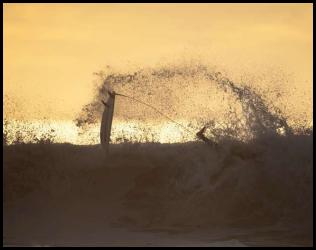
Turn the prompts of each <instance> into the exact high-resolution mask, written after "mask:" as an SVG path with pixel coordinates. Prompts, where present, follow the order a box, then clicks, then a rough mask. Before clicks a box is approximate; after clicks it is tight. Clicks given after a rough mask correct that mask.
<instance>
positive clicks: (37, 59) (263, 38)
mask: <svg viewBox="0 0 316 250" xmlns="http://www.w3.org/2000/svg"><path fill="white" fill-rule="evenodd" d="M312 18H313V17H312V4H4V93H5V94H7V95H9V96H14V97H15V98H18V100H20V104H21V103H22V105H21V109H23V111H25V112H27V117H29V118H32V117H36V114H38V113H40V114H41V115H43V114H45V116H47V117H49V118H57V119H72V118H73V116H72V115H73V112H78V111H79V110H80V108H81V107H82V105H84V104H85V103H87V102H88V101H89V100H90V98H91V95H92V90H93V81H92V80H93V75H92V73H93V72H95V71H98V70H101V69H102V68H103V67H105V66H106V65H112V66H116V67H125V66H126V65H130V64H131V65H138V66H147V65H155V64H156V63H161V62H163V61H164V60H171V61H172V60H176V59H177V58H181V57H191V56H192V57H198V58H200V59H203V60H205V61H207V62H209V63H214V64H218V65H220V66H222V67H224V68H227V69H229V70H236V71H237V72H238V70H240V69H247V70H248V71H249V72H251V73H254V72H255V70H258V69H260V68H264V67H273V66H276V67H281V68H282V69H284V70H285V71H287V72H289V73H293V74H295V77H296V78H295V79H297V81H298V82H297V83H296V84H297V85H298V86H300V87H302V88H303V89H305V90H306V91H309V92H310V95H311V90H312ZM5 112H6V111H5Z"/></svg>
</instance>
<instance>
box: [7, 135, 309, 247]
mask: <svg viewBox="0 0 316 250" xmlns="http://www.w3.org/2000/svg"><path fill="white" fill-rule="evenodd" d="M312 148H313V141H312V136H311V135H309V136H308V135H301V136H298V135H290V136H276V135H274V136H270V137H269V136H264V137H262V138H261V139H260V138H259V139H256V140H254V141H251V142H249V143H241V142H237V141H227V142H222V143H221V144H220V146H219V148H217V149H213V148H210V147H208V146H206V145H205V144H203V143H198V142H197V143H185V144H156V143H147V144H129V143H125V144H118V145H111V155H110V156H109V157H107V158H106V157H104V155H103V153H102V151H101V149H100V147H99V145H96V146H75V145H71V144H21V145H11V146H4V148H3V151H4V169H3V173H4V200H3V207H4V215H3V218H4V224H3V241H4V245H7V246H9V245H11V246H12V245H21V246H30V245H33V246H43V245H44V246H76V245H78V246H83V245H87V246H123V245H124V246H311V245H312V221H313V213H312V210H313V205H312V204H313V198H312V186H313V177H312V173H313V156H312Z"/></svg>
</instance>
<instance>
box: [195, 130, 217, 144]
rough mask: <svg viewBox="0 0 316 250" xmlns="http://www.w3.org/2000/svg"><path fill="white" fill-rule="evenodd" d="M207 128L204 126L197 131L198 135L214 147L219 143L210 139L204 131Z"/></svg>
mask: <svg viewBox="0 0 316 250" xmlns="http://www.w3.org/2000/svg"><path fill="white" fill-rule="evenodd" d="M205 130H206V127H205V126H204V127H203V128H202V129H201V130H200V131H199V132H197V133H196V136H197V137H198V138H199V139H200V140H202V141H204V142H205V143H206V144H207V145H209V146H211V147H214V146H216V145H217V143H215V142H214V141H212V140H211V139H208V138H207V137H206V136H205V135H204V132H205Z"/></svg>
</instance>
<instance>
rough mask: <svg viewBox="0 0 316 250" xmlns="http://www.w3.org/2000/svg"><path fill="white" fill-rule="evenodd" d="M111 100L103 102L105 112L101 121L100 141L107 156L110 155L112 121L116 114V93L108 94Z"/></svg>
mask: <svg viewBox="0 0 316 250" xmlns="http://www.w3.org/2000/svg"><path fill="white" fill-rule="evenodd" d="M108 93H109V98H108V100H107V102H106V103H105V102H103V104H104V111H103V115H102V120H101V129H100V140H101V146H102V148H103V150H104V151H105V154H106V155H108V154H109V144H110V137H111V127H112V119H113V112H114V101H115V92H114V91H113V92H108Z"/></svg>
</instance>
